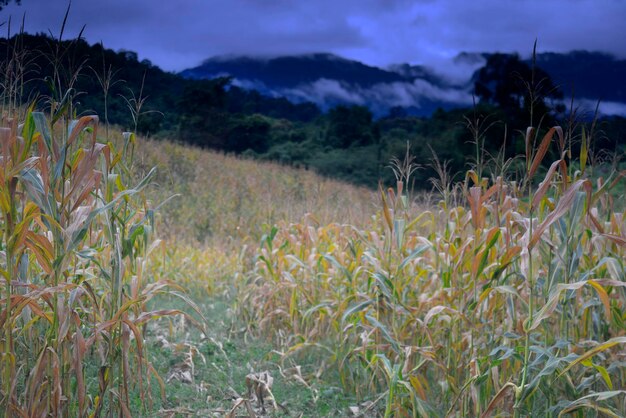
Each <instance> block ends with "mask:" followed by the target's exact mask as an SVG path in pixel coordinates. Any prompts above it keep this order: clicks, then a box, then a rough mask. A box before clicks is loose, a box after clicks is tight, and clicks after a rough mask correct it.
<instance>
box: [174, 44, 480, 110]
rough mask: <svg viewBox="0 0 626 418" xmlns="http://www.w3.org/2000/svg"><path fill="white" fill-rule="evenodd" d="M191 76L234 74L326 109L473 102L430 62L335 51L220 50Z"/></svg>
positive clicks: (252, 85)
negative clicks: (374, 59) (386, 63)
mask: <svg viewBox="0 0 626 418" xmlns="http://www.w3.org/2000/svg"><path fill="white" fill-rule="evenodd" d="M180 74H181V75H182V76H183V77H186V78H191V79H204V78H214V77H219V76H231V77H233V78H234V80H233V84H234V85H236V86H240V87H244V88H248V89H254V90H258V91H259V92H261V93H263V94H266V95H269V96H274V97H286V98H287V99H289V100H291V101H293V102H296V103H302V102H313V103H315V104H317V105H318V106H320V107H321V108H322V109H324V110H328V109H329V108H331V107H334V106H336V105H338V104H349V105H363V106H367V107H369V108H370V109H371V110H372V111H373V112H374V114H376V115H377V116H383V115H385V114H387V113H389V111H390V109H392V108H394V107H402V108H405V109H406V110H407V111H408V113H411V114H417V115H421V116H429V115H430V114H432V112H433V111H434V110H435V109H437V108H439V107H442V108H446V109H449V108H453V107H459V106H465V105H468V104H471V102H472V101H471V94H470V90H471V86H470V85H469V84H466V85H458V84H454V83H452V82H449V81H448V80H447V79H446V78H445V77H442V76H439V75H438V74H436V73H435V72H434V71H432V70H431V69H429V68H427V67H424V66H417V65H409V64H400V65H395V66H391V67H389V68H387V69H383V68H378V67H373V66H369V65H366V64H363V63H361V62H358V61H353V60H349V59H346V58H342V57H339V56H337V55H333V54H327V53H318V54H306V55H297V56H282V57H248V56H217V57H213V58H209V59H207V60H206V61H204V62H203V63H202V64H201V65H200V66H198V67H195V68H190V69H187V70H184V71H182V72H181V73H180Z"/></svg>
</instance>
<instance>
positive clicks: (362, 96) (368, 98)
mask: <svg viewBox="0 0 626 418" xmlns="http://www.w3.org/2000/svg"><path fill="white" fill-rule="evenodd" d="M233 85H235V86H238V87H242V88H245V89H255V90H258V91H260V92H262V93H264V94H266V95H269V96H272V97H286V98H287V99H289V100H291V101H292V102H294V103H302V102H313V103H315V104H316V105H318V106H319V107H320V108H322V109H323V110H328V109H329V108H332V107H334V106H336V105H339V104H343V105H359V106H367V107H368V108H369V109H370V110H372V112H373V113H374V114H375V115H376V116H384V115H386V114H387V113H388V112H389V109H391V108H392V107H396V106H400V107H404V108H413V109H418V110H419V109H422V110H423V111H424V112H426V113H427V112H428V111H429V110H430V109H431V108H432V105H433V103H441V104H445V105H451V106H468V105H471V104H472V95H471V92H470V91H469V89H454V88H442V87H438V86H435V85H433V84H431V83H428V82H427V81H425V80H421V79H418V80H415V81H413V82H394V83H378V84H374V85H373V86H371V87H367V88H365V87H362V86H358V85H353V84H350V83H347V82H344V81H339V80H329V79H326V78H321V79H319V80H317V81H315V82H313V83H307V84H301V85H299V86H297V87H293V88H285V89H276V88H274V89H270V88H268V87H267V86H266V85H265V84H264V83H262V82H260V81H255V80H240V79H235V80H234V81H233ZM425 106H428V107H427V108H424V107H425ZM423 108H424V109H423Z"/></svg>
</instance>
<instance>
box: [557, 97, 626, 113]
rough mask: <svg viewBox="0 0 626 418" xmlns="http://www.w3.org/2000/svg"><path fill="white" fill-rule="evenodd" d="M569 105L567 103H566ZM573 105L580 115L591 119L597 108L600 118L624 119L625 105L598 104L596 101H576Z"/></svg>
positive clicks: (612, 103) (613, 103)
mask: <svg viewBox="0 0 626 418" xmlns="http://www.w3.org/2000/svg"><path fill="white" fill-rule="evenodd" d="M566 105H569V103H566ZM574 105H575V106H576V107H577V108H578V110H579V112H582V114H584V115H587V116H590V117H592V116H593V114H594V113H595V110H596V106H598V113H599V114H600V115H602V116H623V117H626V103H620V102H600V103H599V104H598V101H597V100H588V99H577V100H575V101H574Z"/></svg>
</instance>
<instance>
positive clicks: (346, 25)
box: [0, 0, 626, 71]
mask: <svg viewBox="0 0 626 418" xmlns="http://www.w3.org/2000/svg"><path fill="white" fill-rule="evenodd" d="M66 7H67V1H66V0H22V5H21V6H17V5H10V6H8V7H6V8H5V9H4V10H3V11H2V12H0V21H6V20H7V19H8V17H9V16H12V19H13V23H12V26H13V30H14V31H15V29H16V28H17V27H18V26H19V24H18V22H19V21H21V19H22V15H23V14H24V13H26V30H27V31H28V32H42V31H43V32H48V31H51V32H52V33H54V34H58V32H59V28H60V26H61V22H62V20H63V15H64V13H65V9H66ZM625 22H626V0H413V1H409V0H169V1H168V0H74V1H73V2H72V6H71V10H70V16H69V21H68V26H67V30H66V33H67V36H66V37H72V36H76V35H77V34H78V32H79V31H80V28H81V27H82V26H83V25H86V28H85V32H84V35H83V36H84V37H85V39H86V40H87V41H89V42H91V43H95V42H100V41H102V42H103V43H104V45H105V47H108V48H112V49H115V50H119V49H127V50H133V51H136V52H138V54H139V57H140V59H144V58H147V59H149V60H150V61H152V62H153V63H154V64H156V65H158V66H160V67H161V68H163V69H165V70H168V71H179V70H182V69H185V68H189V67H192V66H195V65H198V64H200V62H201V61H202V60H204V59H205V58H208V57H211V56H214V55H222V54H236V55H239V54H254V55H278V54H297V53H309V52H332V53H336V54H338V55H342V56H344V57H346V58H352V59H357V60H360V61H362V62H365V63H367V64H371V65H377V66H386V65H389V64H393V63H401V62H409V63H413V64H426V65H432V66H435V67H441V66H442V65H443V63H444V62H446V60H449V59H450V58H452V57H454V56H455V55H456V54H458V53H459V52H462V51H469V52H483V51H487V52H492V51H504V52H511V51H517V52H520V53H521V54H522V55H528V53H529V52H530V51H531V50H532V45H533V42H534V40H535V38H538V46H539V51H540V52H541V51H556V52H563V51H569V50H572V49H588V50H601V51H606V52H611V53H613V54H615V55H617V56H619V57H626V23H625ZM6 27H7V25H5V26H3V27H2V29H0V30H6ZM5 33H6V31H5Z"/></svg>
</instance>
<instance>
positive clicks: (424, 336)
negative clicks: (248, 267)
mask: <svg viewBox="0 0 626 418" xmlns="http://www.w3.org/2000/svg"><path fill="white" fill-rule="evenodd" d="M524 140H525V143H526V147H527V152H526V155H525V159H526V174H525V176H524V178H523V179H521V180H522V181H521V182H520V181H519V179H517V181H516V179H514V178H506V177H504V176H498V177H496V178H493V180H492V181H489V180H488V179H483V178H479V176H478V175H477V174H476V173H475V172H474V171H470V172H468V175H467V176H466V179H465V181H463V182H462V183H459V184H457V186H456V187H454V186H452V185H451V184H448V183H449V182H447V181H446V186H445V187H442V190H443V191H444V192H445V193H444V194H443V196H442V198H443V199H445V202H444V204H442V205H440V206H439V207H438V208H435V207H433V208H432V210H430V211H429V210H426V211H425V210H424V209H423V208H421V207H416V206H413V205H411V204H410V199H407V196H406V193H405V191H404V186H405V184H404V183H403V182H402V180H403V178H404V177H403V175H402V173H399V175H398V180H399V182H398V187H397V188H396V189H387V190H383V189H381V191H380V198H379V203H380V205H381V209H380V211H379V213H378V215H377V216H376V218H375V220H376V222H374V223H373V224H372V225H370V226H366V227H362V228H360V227H354V226H351V225H349V224H343V223H342V224H338V223H330V224H326V225H318V224H314V223H311V222H308V221H306V220H305V221H304V222H298V223H289V222H283V223H279V224H278V225H277V226H276V227H275V228H274V229H272V230H271V231H270V232H269V233H268V234H267V235H266V236H265V237H264V239H263V240H262V242H261V244H260V246H259V247H258V250H257V253H256V257H255V259H256V265H255V267H254V269H253V270H252V271H251V273H250V274H249V275H248V276H247V277H245V279H242V280H241V287H240V291H241V293H240V295H239V299H238V311H239V313H240V315H241V317H242V318H245V319H246V320H247V322H248V324H249V328H250V329H251V330H253V331H255V332H258V333H259V334H261V335H266V336H267V337H268V338H270V339H271V340H273V341H274V342H275V343H276V344H279V345H280V347H282V349H281V350H282V352H283V355H284V358H283V361H287V360H290V361H295V362H297V361H299V359H301V358H302V356H317V357H318V358H319V359H320V362H322V361H323V364H326V366H327V368H328V370H329V371H330V370H339V374H340V378H341V381H342V383H343V385H344V387H345V388H346V389H347V390H349V391H353V392H354V393H356V394H357V395H359V396H361V397H362V398H367V399H372V400H378V401H379V402H381V403H383V400H384V405H382V410H383V411H384V412H383V413H384V415H385V416H406V415H412V416H491V415H494V414H497V415H499V416H502V415H515V416H561V415H565V414H567V413H574V414H578V415H580V416H582V415H583V414H584V416H595V415H599V414H600V415H607V416H620V414H621V413H623V411H625V410H626V397H625V395H626V391H624V390H622V388H624V387H625V384H626V368H624V354H623V353H624V343H626V329H625V325H624V324H625V322H624V320H625V319H626V311H625V308H626V292H625V289H624V287H625V286H626V285H625V283H626V282H625V280H624V277H625V275H624V274H625V270H624V256H625V246H626V235H625V226H626V225H624V216H623V213H622V212H617V211H616V210H614V208H613V207H612V204H611V199H610V194H611V189H612V188H613V187H614V186H616V185H617V184H618V183H619V182H621V181H622V179H623V176H624V173H613V174H612V175H611V176H610V177H609V178H606V179H602V178H600V179H597V180H596V181H595V183H594V182H592V180H591V179H590V178H589V177H588V176H587V172H588V167H586V163H587V155H586V153H587V152H588V149H587V148H586V146H584V145H583V147H582V150H581V154H580V155H579V156H578V158H577V161H573V160H572V159H570V157H571V153H570V154H568V153H567V152H566V150H567V146H566V142H567V141H569V140H571V138H566V137H564V135H563V132H562V130H561V129H560V128H559V127H554V128H551V129H550V130H548V131H546V132H545V133H544V134H542V135H541V136H539V134H538V130H536V129H529V130H528V131H527V134H526V137H525V138H524ZM551 148H556V149H557V152H558V155H561V156H562V158H559V159H558V160H556V161H554V162H553V163H552V164H551V165H550V167H549V169H548V170H547V171H544V170H543V169H542V168H541V163H542V162H543V161H544V159H545V158H546V155H548V151H549V150H550V149H551ZM407 162H410V160H407ZM395 167H396V169H397V168H398V167H404V171H403V173H404V174H405V177H406V174H407V173H409V172H410V169H411V165H410V164H408V163H407V164H404V165H403V164H400V163H396V164H395ZM572 167H578V169H577V170H574V169H573V168H572ZM440 169H441V170H440V171H441V172H442V173H443V174H444V175H445V169H444V168H443V167H440ZM503 174H505V175H506V174H507V173H503ZM444 177H445V176H444ZM444 180H445V179H444ZM451 190H452V192H450V191H451ZM453 190H460V191H462V193H463V196H464V200H465V201H464V202H462V203H460V204H459V205H458V206H453V205H449V203H450V202H451V201H452V199H451V198H450V196H451V195H453V194H454V193H453ZM379 395H380V396H379Z"/></svg>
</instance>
